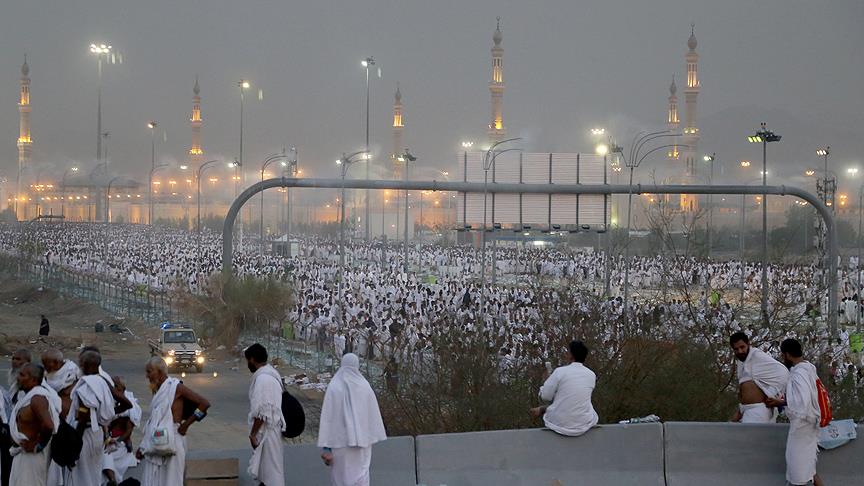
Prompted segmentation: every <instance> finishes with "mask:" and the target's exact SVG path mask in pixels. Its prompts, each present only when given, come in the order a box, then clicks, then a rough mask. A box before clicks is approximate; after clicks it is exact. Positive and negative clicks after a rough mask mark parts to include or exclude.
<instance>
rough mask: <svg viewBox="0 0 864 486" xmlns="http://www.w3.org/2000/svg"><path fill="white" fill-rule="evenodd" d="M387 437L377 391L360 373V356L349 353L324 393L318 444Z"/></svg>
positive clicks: (361, 444)
mask: <svg viewBox="0 0 864 486" xmlns="http://www.w3.org/2000/svg"><path fill="white" fill-rule="evenodd" d="M385 439H387V433H386V432H385V431H384V421H383V420H382V419H381V411H380V410H379V409H378V400H377V399H376V398H375V392H374V391H372V387H371V386H369V382H368V381H366V378H364V377H363V375H361V374H360V358H358V357H357V355H356V354H354V353H348V354H346V355H345V356H342V366H340V367H339V370H338V371H337V372H336V374H335V375H334V376H333V380H331V381H330V384H329V385H328V386H327V393H326V394H325V395H324V407H323V408H322V409H321V424H320V426H319V430H318V446H319V447H330V448H334V449H335V448H340V447H368V446H370V445H372V444H374V443H376V442H380V441H382V440H385Z"/></svg>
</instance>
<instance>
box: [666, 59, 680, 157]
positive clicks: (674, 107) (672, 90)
mask: <svg viewBox="0 0 864 486" xmlns="http://www.w3.org/2000/svg"><path fill="white" fill-rule="evenodd" d="M677 92H678V86H676V85H675V75H672V84H670V85H669V111H668V112H667V113H666V127H667V128H668V129H669V131H670V132H672V133H677V132H678V128H679V126H680V125H681V122H680V120H678V97H677V96H676V95H675V94H676V93H677ZM677 140H678V137H674V138H673V139H672V143H674V144H675V145H674V146H672V147H670V148H669V151H668V152H666V158H667V159H669V160H670V161H676V160H678V157H679V155H680V154H679V153H678V145H677Z"/></svg>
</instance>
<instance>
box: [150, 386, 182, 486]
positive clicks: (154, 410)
mask: <svg viewBox="0 0 864 486" xmlns="http://www.w3.org/2000/svg"><path fill="white" fill-rule="evenodd" d="M179 384H180V381H179V380H178V379H177V378H170V377H169V378H166V379H165V381H164V382H162V385H161V386H160V387H159V390H158V391H157V392H156V394H155V395H153V401H151V402H150V418H148V419H147V423H146V424H144V438H143V439H142V440H141V445H140V446H139V448H140V449H141V451H142V452H143V453H144V460H143V461H142V463H143V464H144V468H143V471H142V472H141V485H142V486H163V485H169V484H177V485H180V484H183V473H184V472H185V469H186V438H185V437H183V436H182V435H180V434H179V432H177V428H178V427H179V425H178V424H175V423H174V416H173V414H172V412H171V404H173V403H174V398H175V396H176V394H177V385H179ZM157 428H158V429H162V428H164V429H165V430H167V431H169V441H171V442H172V443H173V446H174V455H173V456H161V455H156V454H154V453H153V452H154V451H153V444H152V437H153V432H154V431H155V430H156V429H157ZM171 431H173V433H170V432H171Z"/></svg>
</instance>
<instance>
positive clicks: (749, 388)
mask: <svg viewBox="0 0 864 486" xmlns="http://www.w3.org/2000/svg"><path fill="white" fill-rule="evenodd" d="M729 346H731V347H732V352H733V353H734V354H735V363H736V366H737V371H736V373H737V375H738V401H739V405H738V410H737V411H736V412H735V415H734V416H733V417H732V421H733V422H741V423H743V424H764V423H773V422H776V421H777V414H776V412H775V410H773V409H771V408H769V407H767V406H766V405H765V400H766V399H767V398H769V397H776V396H777V395H779V394H781V393H783V391H784V390H785V389H786V383H787V382H788V381H789V370H788V369H786V366H784V365H783V363H781V362H779V361H777V360H776V359H774V358H772V357H771V356H769V355H768V354H767V353H765V352H764V351H762V350H761V349H758V348H755V347H753V346H751V345H750V338H748V337H747V335H746V334H744V333H743V332H736V333H734V334H732V336H730V337H729Z"/></svg>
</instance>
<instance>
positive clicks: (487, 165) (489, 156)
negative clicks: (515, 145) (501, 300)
mask: <svg viewBox="0 0 864 486" xmlns="http://www.w3.org/2000/svg"><path fill="white" fill-rule="evenodd" d="M517 140H522V137H515V138H508V139H506V140H501V141H500V142H495V143H493V144H492V146H491V147H489V149H488V150H486V153H485V154H484V156H483V234H482V236H481V238H480V244H481V245H482V246H481V248H480V312H483V306H484V303H485V298H486V295H485V294H486V232H487V231H488V227H487V223H486V205H487V203H486V201H487V198H488V196H489V169H491V168H492V165H493V164H494V163H495V157H496V156H497V155H498V154H499V153H503V152H506V151H509V150H517V149H507V150H504V151H501V152H497V151H496V150H495V149H496V148H498V146H499V145H502V144H505V143H508V142H515V141H517ZM493 223H494V221H493Z"/></svg>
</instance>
